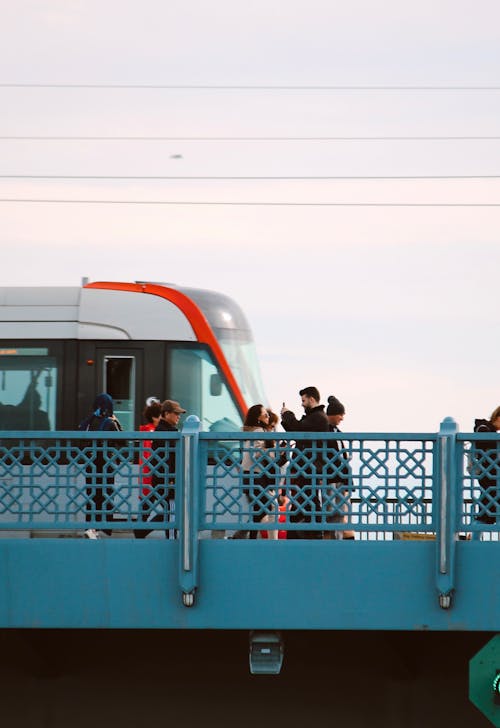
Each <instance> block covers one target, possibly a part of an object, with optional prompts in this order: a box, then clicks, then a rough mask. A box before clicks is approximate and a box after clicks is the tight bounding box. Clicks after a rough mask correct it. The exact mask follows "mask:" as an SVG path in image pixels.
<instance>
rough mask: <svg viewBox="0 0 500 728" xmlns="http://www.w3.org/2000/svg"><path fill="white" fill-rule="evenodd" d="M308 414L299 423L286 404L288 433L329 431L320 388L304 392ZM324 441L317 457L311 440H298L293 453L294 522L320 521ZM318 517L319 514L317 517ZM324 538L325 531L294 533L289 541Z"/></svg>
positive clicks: (283, 416) (284, 420)
mask: <svg viewBox="0 0 500 728" xmlns="http://www.w3.org/2000/svg"><path fill="white" fill-rule="evenodd" d="M299 394H300V397H301V402H302V407H303V408H304V415H303V416H302V418H301V419H300V420H298V419H297V418H296V417H295V415H294V413H293V412H292V411H291V410H289V409H288V407H286V406H285V405H284V404H283V407H282V409H281V424H282V427H283V429H284V430H286V432H305V433H307V434H312V433H315V432H328V420H327V417H326V414H325V412H324V409H325V408H324V405H322V404H320V399H321V397H320V393H319V391H318V389H317V388H316V387H304V389H301V390H300V392H299ZM322 444H323V443H322V442H321V441H317V442H316V448H317V451H316V454H315V455H311V452H312V446H313V444H312V443H311V441H310V440H297V441H296V443H295V447H294V449H293V453H292V459H291V463H290V468H289V474H290V476H291V477H292V488H291V489H290V497H289V501H290V523H311V522H312V518H313V516H315V518H316V520H318V515H317V513H318V511H319V510H320V501H319V496H318V490H319V487H320V477H321V472H322V468H323V464H324V461H323V457H322V455H321V453H320V452H319V449H320V448H321V447H322ZM315 514H316V515H315ZM321 537H322V532H321V531H318V530H316V531H314V530H312V531H306V530H304V531H300V530H297V531H295V530H293V531H292V530H291V531H290V532H289V534H288V538H289V539H290V538H315V539H319V538H321Z"/></svg>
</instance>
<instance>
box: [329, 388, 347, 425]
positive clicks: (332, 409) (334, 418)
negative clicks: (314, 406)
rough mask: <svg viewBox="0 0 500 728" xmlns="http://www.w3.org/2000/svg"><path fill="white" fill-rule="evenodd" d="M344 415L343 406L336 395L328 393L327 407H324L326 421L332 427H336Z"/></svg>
mask: <svg viewBox="0 0 500 728" xmlns="http://www.w3.org/2000/svg"><path fill="white" fill-rule="evenodd" d="M344 415H345V407H344V405H343V404H342V402H340V401H339V400H338V399H337V397H334V396H333V395H330V396H329V397H328V407H327V408H326V416H327V417H328V423H329V424H330V425H333V426H334V427H338V426H339V425H340V423H341V422H342V420H343V419H344Z"/></svg>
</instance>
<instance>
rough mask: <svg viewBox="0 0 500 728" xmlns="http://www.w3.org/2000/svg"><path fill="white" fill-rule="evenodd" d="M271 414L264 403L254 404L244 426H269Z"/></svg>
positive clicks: (249, 410)
mask: <svg viewBox="0 0 500 728" xmlns="http://www.w3.org/2000/svg"><path fill="white" fill-rule="evenodd" d="M268 422H269V415H268V412H267V410H266V408H265V407H264V405H263V404H253V405H252V406H251V407H250V408H249V409H248V412H247V414H246V417H245V421H244V423H243V426H244V427H264V428H267V427H268Z"/></svg>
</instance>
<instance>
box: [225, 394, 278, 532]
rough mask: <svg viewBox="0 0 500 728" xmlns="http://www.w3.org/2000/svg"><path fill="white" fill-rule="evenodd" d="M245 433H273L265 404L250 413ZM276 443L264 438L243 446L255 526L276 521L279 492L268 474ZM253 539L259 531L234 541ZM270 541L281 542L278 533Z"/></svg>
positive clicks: (246, 488) (245, 482)
mask: <svg viewBox="0 0 500 728" xmlns="http://www.w3.org/2000/svg"><path fill="white" fill-rule="evenodd" d="M242 429H243V432H262V434H264V433H265V432H269V430H271V427H270V426H269V412H268V411H267V409H266V408H265V407H264V405H262V404H254V405H253V406H252V407H250V409H249V410H248V412H247V414H246V417H245V421H244V423H243V428H242ZM274 445H275V443H274V440H266V439H265V438H264V437H263V438H262V439H257V440H245V442H244V444H243V458H242V461H241V469H242V470H243V492H244V493H245V495H246V497H247V499H248V502H249V505H250V507H251V518H252V522H253V523H263V522H267V521H272V520H274V519H273V517H272V515H271V514H272V513H273V512H274V510H275V509H274V504H275V500H276V491H275V489H274V488H272V487H271V485H273V484H274V480H275V479H274V478H273V477H272V476H270V475H269V474H268V473H266V472H264V471H265V469H266V466H267V465H268V464H269V460H270V458H271V457H272V455H271V453H270V452H266V450H269V449H270V448H274ZM248 533H250V538H252V539H255V538H257V536H258V532H257V531H250V532H248V531H238V532H237V533H236V534H235V535H234V537H233V538H246V537H247V534H248ZM269 538H272V539H277V538H278V531H277V530H273V531H269Z"/></svg>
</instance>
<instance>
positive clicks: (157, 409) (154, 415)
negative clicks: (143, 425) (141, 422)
mask: <svg viewBox="0 0 500 728" xmlns="http://www.w3.org/2000/svg"><path fill="white" fill-rule="evenodd" d="M147 402H149V399H147V400H146V407H145V409H144V412H143V413H142V416H143V417H144V419H145V421H146V422H149V423H151V424H153V425H157V424H158V422H159V420H160V415H161V404H160V402H159V401H158V402H156V401H153V402H151V404H147Z"/></svg>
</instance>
